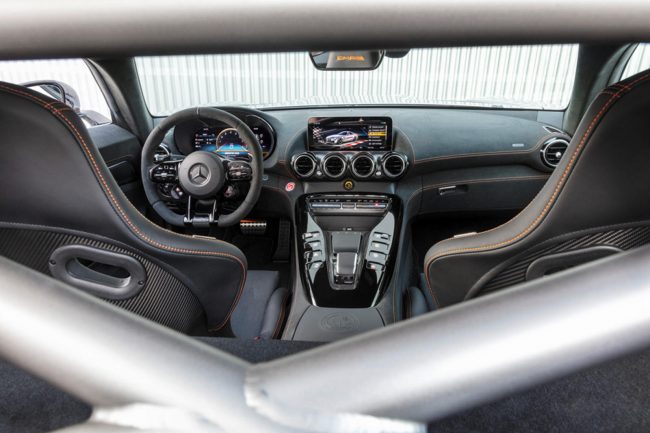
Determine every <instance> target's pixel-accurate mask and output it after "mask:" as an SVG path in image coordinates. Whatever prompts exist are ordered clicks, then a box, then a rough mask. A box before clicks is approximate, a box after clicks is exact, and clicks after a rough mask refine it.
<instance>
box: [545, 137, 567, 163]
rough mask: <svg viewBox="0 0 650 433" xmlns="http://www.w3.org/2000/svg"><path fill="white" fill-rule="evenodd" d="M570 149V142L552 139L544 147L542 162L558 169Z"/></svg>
mask: <svg viewBox="0 0 650 433" xmlns="http://www.w3.org/2000/svg"><path fill="white" fill-rule="evenodd" d="M568 147H569V142H568V141H567V140H566V139H564V138H552V139H550V140H549V141H547V142H546V144H544V147H542V150H541V152H542V161H544V164H546V165H548V166H549V167H553V168H555V167H557V165H558V164H559V163H560V160H561V159H562V156H563V155H564V153H565V152H566V150H567V148H568Z"/></svg>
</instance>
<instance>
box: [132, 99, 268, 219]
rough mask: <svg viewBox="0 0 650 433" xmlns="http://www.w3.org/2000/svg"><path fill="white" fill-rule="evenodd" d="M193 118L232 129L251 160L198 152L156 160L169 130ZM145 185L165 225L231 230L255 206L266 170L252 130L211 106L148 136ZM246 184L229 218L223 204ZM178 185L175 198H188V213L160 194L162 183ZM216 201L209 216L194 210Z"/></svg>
mask: <svg viewBox="0 0 650 433" xmlns="http://www.w3.org/2000/svg"><path fill="white" fill-rule="evenodd" d="M189 120H200V121H203V122H221V123H225V124H226V125H228V126H229V127H231V128H234V129H235V130H236V131H237V133H239V136H240V137H241V139H242V141H243V142H244V143H246V146H247V149H248V153H249V156H250V158H246V160H242V159H241V158H233V159H231V158H228V157H226V156H222V155H220V154H218V153H215V152H206V151H202V150H199V151H196V152H192V153H190V154H189V155H187V156H185V157H182V156H175V157H174V158H173V160H165V161H162V162H156V161H155V160H154V154H155V152H156V150H157V149H158V147H159V145H160V144H161V143H162V141H163V139H164V137H165V135H166V134H167V132H168V131H169V130H170V129H172V128H173V127H175V126H176V125H178V124H179V123H183V122H186V121H189ZM141 169H142V173H141V174H142V184H143V186H144V191H145V193H146V194H147V199H148V200H149V203H150V204H151V206H152V207H153V208H154V210H155V211H156V212H157V213H158V215H160V217H161V218H162V219H164V220H165V221H166V222H167V223H169V224H171V225H174V226H186V225H192V226H197V227H207V226H210V225H212V224H214V225H218V226H219V227H228V226H232V225H234V224H237V223H238V222H239V221H240V220H241V219H242V218H244V217H245V216H246V215H247V214H248V213H249V212H250V211H251V210H252V209H253V207H254V206H255V203H257V199H258V198H259V195H260V191H261V189H262V175H263V171H264V167H263V158H262V148H261V146H260V144H259V143H258V141H257V138H256V137H255V134H253V131H251V129H250V128H249V127H248V125H246V124H245V123H244V122H242V121H241V120H240V119H238V118H237V117H235V116H233V115H232V114H230V113H227V112H225V111H223V110H218V109H216V108H208V107H196V108H188V109H185V110H182V111H179V112H177V113H174V114H172V115H171V116H169V117H167V118H166V119H165V120H163V121H162V122H161V123H160V124H158V126H156V127H155V128H154V129H153V131H151V133H150V134H149V137H147V141H146V142H145V143H144V147H143V149H142V161H141ZM244 182H245V183H247V184H248V192H247V193H246V196H245V197H244V199H243V201H242V202H241V204H240V205H239V206H238V207H237V208H236V209H235V210H234V211H233V212H230V213H228V214H221V209H220V203H221V199H222V198H223V197H224V195H226V196H227V195H228V193H229V191H232V190H233V188H234V187H236V186H237V185H241V184H242V183H244ZM161 183H164V184H167V185H176V186H175V187H174V188H180V190H177V191H176V194H177V197H178V196H181V197H183V199H186V200H187V203H186V204H187V212H186V213H185V215H180V214H177V213H176V212H173V211H172V210H171V209H170V208H169V207H168V206H167V204H166V203H165V201H164V200H163V198H162V197H161V195H160V194H159V190H158V185H160V184H161ZM206 201H207V202H212V206H211V210H210V211H208V212H207V213H202V214H201V213H199V212H198V211H196V207H197V204H198V203H203V204H204V203H206Z"/></svg>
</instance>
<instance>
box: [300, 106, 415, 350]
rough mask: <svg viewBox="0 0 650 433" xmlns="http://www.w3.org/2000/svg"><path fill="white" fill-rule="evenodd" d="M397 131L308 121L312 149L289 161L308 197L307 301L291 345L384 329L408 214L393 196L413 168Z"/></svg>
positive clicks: (303, 208) (351, 122) (304, 199)
mask: <svg viewBox="0 0 650 433" xmlns="http://www.w3.org/2000/svg"><path fill="white" fill-rule="evenodd" d="M392 127H393V126H392V120H391V119H390V118H389V117H372V116H369V117H312V118H310V119H309V124H308V127H307V143H306V144H307V146H306V151H304V152H302V153H298V154H296V155H294V156H293V157H292V160H291V167H292V170H293V173H294V174H295V176H296V178H298V179H300V180H301V181H302V182H303V191H305V194H304V195H302V196H301V197H300V198H298V199H297V201H296V204H295V206H296V209H295V212H296V213H295V216H296V217H295V223H296V234H297V238H298V245H297V253H298V254H297V259H298V260H297V265H298V269H297V270H298V273H299V278H300V280H301V283H302V284H300V285H299V286H301V288H302V289H303V290H302V293H301V295H303V294H304V296H299V297H296V299H299V300H294V301H295V302H294V306H296V309H295V311H294V310H293V308H292V314H293V318H294V319H293V320H290V321H289V322H291V323H292V326H291V328H290V331H288V335H290V338H292V339H296V340H307V341H331V340H336V339H340V338H345V337H347V336H351V335H355V334H357V333H359V332H363V331H367V330H371V329H376V328H379V327H382V326H384V325H385V323H386V321H385V317H384V314H383V313H380V311H383V312H385V311H386V305H387V302H388V303H390V302H391V299H392V298H387V297H386V295H387V294H388V293H389V292H390V290H391V287H390V281H391V276H392V274H393V267H394V266H395V262H396V258H397V257H396V256H397V254H396V253H397V251H396V250H397V249H398V245H399V239H398V237H399V233H400V225H401V213H402V203H401V201H400V199H399V198H398V196H396V195H394V194H392V192H393V191H395V188H394V182H396V181H397V180H398V179H400V178H402V177H403V176H404V175H405V174H406V171H407V169H408V165H409V159H408V157H407V155H406V154H405V153H403V152H400V151H396V148H397V149H400V148H401V149H404V148H405V147H404V146H402V147H400V146H399V143H397V144H396V145H395V146H394V143H393V142H394V141H396V142H397V139H398V138H399V135H398V134H393V130H392ZM355 181H357V182H355Z"/></svg>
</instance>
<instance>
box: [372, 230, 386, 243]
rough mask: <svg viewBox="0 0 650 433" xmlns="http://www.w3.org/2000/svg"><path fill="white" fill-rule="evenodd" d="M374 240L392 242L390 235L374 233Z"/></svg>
mask: <svg viewBox="0 0 650 433" xmlns="http://www.w3.org/2000/svg"><path fill="white" fill-rule="evenodd" d="M372 238H373V239H375V240H382V241H387V240H390V235H389V234H387V233H380V232H374V233H373V234H372Z"/></svg>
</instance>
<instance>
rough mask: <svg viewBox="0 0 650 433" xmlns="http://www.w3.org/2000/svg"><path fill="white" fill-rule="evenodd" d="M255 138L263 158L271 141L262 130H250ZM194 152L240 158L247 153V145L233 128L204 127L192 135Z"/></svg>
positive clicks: (268, 150)
mask: <svg viewBox="0 0 650 433" xmlns="http://www.w3.org/2000/svg"><path fill="white" fill-rule="evenodd" d="M251 129H252V130H253V133H254V134H255V136H256V137H257V140H258V142H259V143H260V146H261V147H262V153H263V155H264V156H267V154H268V153H269V152H270V150H271V146H272V140H271V139H270V138H269V137H267V132H266V131H265V130H263V129H262V128H257V127H253V128H251ZM194 150H203V151H206V152H215V153H218V154H220V155H224V156H240V155H246V154H247V153H248V145H247V144H246V143H245V142H244V141H243V140H242V139H241V137H240V136H239V133H238V132H237V130H236V129H234V128H213V127H204V128H201V129H199V130H198V131H196V132H195V133H194Z"/></svg>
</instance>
